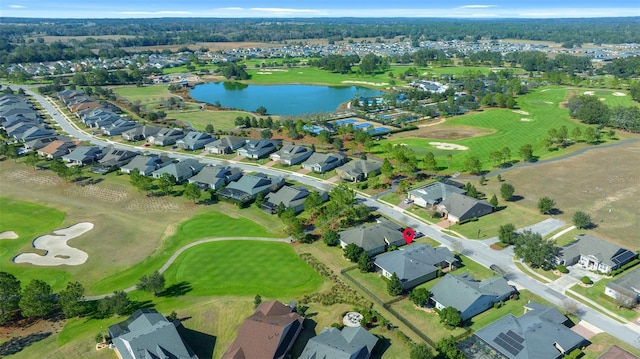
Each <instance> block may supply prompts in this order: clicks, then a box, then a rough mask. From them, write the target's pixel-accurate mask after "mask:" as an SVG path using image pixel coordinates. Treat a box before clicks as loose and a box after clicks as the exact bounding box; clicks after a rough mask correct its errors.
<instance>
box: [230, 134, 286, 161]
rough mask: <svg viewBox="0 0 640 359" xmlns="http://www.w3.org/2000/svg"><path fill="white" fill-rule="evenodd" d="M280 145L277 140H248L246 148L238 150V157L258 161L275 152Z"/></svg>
mask: <svg viewBox="0 0 640 359" xmlns="http://www.w3.org/2000/svg"><path fill="white" fill-rule="evenodd" d="M280 143H281V142H280V141H277V140H264V139H263V140H248V141H247V143H246V144H245V145H244V147H242V148H240V149H238V155H240V156H244V157H247V158H251V159H254V160H258V159H261V158H265V157H267V156H268V155H269V154H270V153H272V152H275V151H276V150H277V149H278V148H277V147H278V146H279V145H280Z"/></svg>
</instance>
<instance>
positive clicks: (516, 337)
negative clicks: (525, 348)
mask: <svg viewBox="0 0 640 359" xmlns="http://www.w3.org/2000/svg"><path fill="white" fill-rule="evenodd" d="M507 336H508V337H510V338H512V339H513V340H515V341H517V342H518V343H522V342H524V338H523V337H521V336H520V335H518V333H516V332H514V331H513V330H509V331H508V332H507Z"/></svg>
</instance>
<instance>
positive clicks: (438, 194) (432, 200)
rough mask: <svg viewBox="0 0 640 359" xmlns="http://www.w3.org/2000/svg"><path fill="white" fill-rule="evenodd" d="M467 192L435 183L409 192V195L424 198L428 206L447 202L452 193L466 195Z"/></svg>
mask: <svg viewBox="0 0 640 359" xmlns="http://www.w3.org/2000/svg"><path fill="white" fill-rule="evenodd" d="M466 192H467V191H465V190H463V189H462V188H459V187H456V186H452V185H449V184H446V183H442V182H433V183H430V184H428V185H426V186H422V187H419V188H416V189H413V190H411V191H409V192H408V193H409V195H412V196H414V197H419V198H422V199H423V200H424V201H425V202H426V203H428V204H437V203H440V202H441V201H442V200H445V199H446V198H447V197H448V196H449V194H451V193H460V194H464V193H466Z"/></svg>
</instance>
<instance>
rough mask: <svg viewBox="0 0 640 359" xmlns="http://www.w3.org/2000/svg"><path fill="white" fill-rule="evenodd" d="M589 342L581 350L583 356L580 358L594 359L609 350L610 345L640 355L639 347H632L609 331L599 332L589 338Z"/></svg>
mask: <svg viewBox="0 0 640 359" xmlns="http://www.w3.org/2000/svg"><path fill="white" fill-rule="evenodd" d="M589 341H590V342H591V344H590V345H589V346H588V347H586V348H585V349H584V350H583V353H584V356H583V357H582V359H596V358H598V357H599V356H600V355H601V354H602V353H604V352H605V351H607V350H609V348H611V346H613V345H617V346H619V347H621V348H622V349H624V350H626V351H628V352H630V353H631V354H633V355H635V356H639V357H640V349H638V348H634V347H632V346H631V345H629V344H627V343H625V342H623V341H622V340H620V339H618V338H615V337H613V336H612V335H611V334H609V333H599V334H596V335H595V336H593V337H592V338H591V339H589Z"/></svg>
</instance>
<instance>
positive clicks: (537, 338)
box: [475, 303, 585, 359]
mask: <svg viewBox="0 0 640 359" xmlns="http://www.w3.org/2000/svg"><path fill="white" fill-rule="evenodd" d="M530 304H535V306H532V307H533V310H531V311H529V312H527V313H525V314H523V315H522V316H520V317H515V316H513V314H507V315H506V316H504V317H502V318H500V319H498V320H496V321H495V322H493V323H491V324H489V325H487V326H486V327H484V328H482V329H480V330H478V331H477V332H476V333H475V336H476V337H477V338H480V339H481V340H482V341H484V342H485V343H487V344H488V345H490V346H491V347H492V348H494V349H495V350H497V351H498V352H499V353H500V354H502V355H504V356H505V357H506V358H508V359H538V358H548V359H556V358H560V357H562V356H563V354H562V353H561V352H560V350H558V348H557V347H556V346H558V347H560V348H562V349H563V350H564V351H565V352H567V353H568V352H570V351H571V350H573V349H574V348H576V347H578V346H579V345H581V344H582V343H583V341H584V340H585V339H584V338H583V337H582V336H580V335H578V334H577V333H575V332H573V331H572V330H571V329H569V328H567V327H566V326H564V325H562V324H560V323H558V322H557V321H558V320H557V318H559V317H562V318H564V320H565V321H566V319H567V318H566V317H564V316H563V315H562V314H561V313H560V312H559V311H558V310H557V309H555V308H551V307H547V306H543V305H541V304H537V303H529V304H528V305H530ZM554 311H555V312H556V313H554V314H553V315H550V314H549V313H550V312H554ZM547 318H556V319H555V320H549V319H547ZM563 322H564V321H563Z"/></svg>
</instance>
